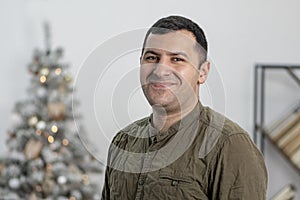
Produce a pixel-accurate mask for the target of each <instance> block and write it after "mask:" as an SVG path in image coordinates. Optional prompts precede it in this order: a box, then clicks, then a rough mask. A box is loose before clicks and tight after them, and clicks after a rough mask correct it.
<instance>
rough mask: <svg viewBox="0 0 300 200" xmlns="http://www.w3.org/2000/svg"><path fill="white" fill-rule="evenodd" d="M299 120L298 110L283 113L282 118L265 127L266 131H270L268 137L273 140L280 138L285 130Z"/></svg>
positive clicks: (299, 113)
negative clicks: (286, 113)
mask: <svg viewBox="0 0 300 200" xmlns="http://www.w3.org/2000/svg"><path fill="white" fill-rule="evenodd" d="M299 121H300V112H293V113H290V114H288V115H285V116H284V117H283V118H282V119H280V120H279V121H277V122H275V123H274V124H273V126H271V127H270V128H267V129H266V131H267V132H268V133H270V137H271V138H272V139H273V140H274V141H275V142H278V140H280V139H282V137H284V136H285V134H286V132H287V131H289V130H290V129H291V128H292V127H293V126H294V125H295V124H297V123H298V122H299Z"/></svg>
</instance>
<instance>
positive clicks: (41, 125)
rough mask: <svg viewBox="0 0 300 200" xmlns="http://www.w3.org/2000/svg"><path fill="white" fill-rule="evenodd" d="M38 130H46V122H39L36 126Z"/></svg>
mask: <svg viewBox="0 0 300 200" xmlns="http://www.w3.org/2000/svg"><path fill="white" fill-rule="evenodd" d="M36 128H37V129H40V130H44V129H45V128H46V122H44V121H42V120H41V121H39V122H38V123H37V124H36Z"/></svg>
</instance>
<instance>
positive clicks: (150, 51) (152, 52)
mask: <svg viewBox="0 0 300 200" xmlns="http://www.w3.org/2000/svg"><path fill="white" fill-rule="evenodd" d="M147 53H151V54H154V55H159V53H157V52H155V51H152V50H147V51H145V53H144V55H146V54H147Z"/></svg>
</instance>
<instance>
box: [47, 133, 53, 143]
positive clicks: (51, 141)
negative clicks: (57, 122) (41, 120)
mask: <svg viewBox="0 0 300 200" xmlns="http://www.w3.org/2000/svg"><path fill="white" fill-rule="evenodd" d="M48 142H49V143H51V144H52V143H53V142H54V137H53V136H52V135H50V136H49V137H48Z"/></svg>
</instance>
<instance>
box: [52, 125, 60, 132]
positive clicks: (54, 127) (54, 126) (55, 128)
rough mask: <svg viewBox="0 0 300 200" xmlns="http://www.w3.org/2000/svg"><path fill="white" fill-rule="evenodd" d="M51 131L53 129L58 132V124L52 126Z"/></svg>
mask: <svg viewBox="0 0 300 200" xmlns="http://www.w3.org/2000/svg"><path fill="white" fill-rule="evenodd" d="M51 131H52V132H53V133H57V131H58V128H57V126H56V125H53V126H52V127H51Z"/></svg>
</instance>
